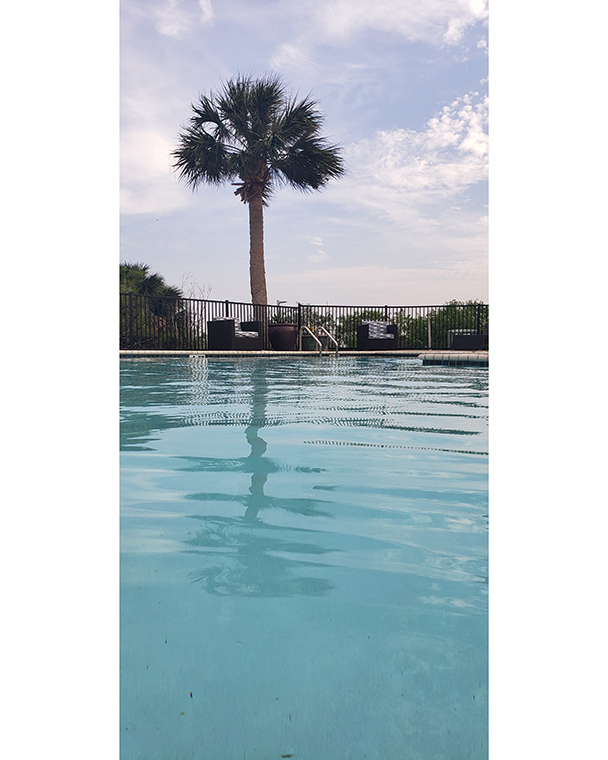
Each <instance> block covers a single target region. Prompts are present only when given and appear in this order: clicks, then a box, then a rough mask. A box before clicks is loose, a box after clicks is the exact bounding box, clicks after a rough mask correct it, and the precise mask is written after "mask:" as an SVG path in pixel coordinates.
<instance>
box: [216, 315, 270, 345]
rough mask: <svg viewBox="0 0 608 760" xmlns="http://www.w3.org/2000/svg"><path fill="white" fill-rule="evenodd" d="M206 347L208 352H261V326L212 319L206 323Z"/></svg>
mask: <svg viewBox="0 0 608 760" xmlns="http://www.w3.org/2000/svg"><path fill="white" fill-rule="evenodd" d="M237 325H238V326H237ZM207 346H208V348H209V350H210V351H261V350H262V349H263V345H262V324H261V322H259V321H254V322H239V323H237V322H235V320H234V319H228V318H224V317H222V318H216V319H212V320H211V321H210V322H207Z"/></svg>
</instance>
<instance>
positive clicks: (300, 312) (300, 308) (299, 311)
mask: <svg viewBox="0 0 608 760" xmlns="http://www.w3.org/2000/svg"><path fill="white" fill-rule="evenodd" d="M301 327H302V304H301V303H300V302H299V301H298V335H299V334H300V329H301Z"/></svg>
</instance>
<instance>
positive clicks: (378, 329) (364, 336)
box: [357, 322, 398, 351]
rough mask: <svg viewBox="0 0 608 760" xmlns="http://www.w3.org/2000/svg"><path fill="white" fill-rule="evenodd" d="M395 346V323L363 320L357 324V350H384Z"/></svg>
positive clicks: (396, 341)
mask: <svg viewBox="0 0 608 760" xmlns="http://www.w3.org/2000/svg"><path fill="white" fill-rule="evenodd" d="M397 347H398V340H397V325H389V324H388V322H363V324H361V325H358V326H357V349H358V350H359V351H386V350H389V349H396V348H397Z"/></svg>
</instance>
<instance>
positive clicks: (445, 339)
mask: <svg viewBox="0 0 608 760" xmlns="http://www.w3.org/2000/svg"><path fill="white" fill-rule="evenodd" d="M488 310H489V307H488V305H487V304H483V303H467V304H462V303H457V302H452V303H447V304H444V305H443V306H327V305H325V306H319V305H311V304H298V305H297V306H261V305H257V304H256V305H254V304H250V303H239V302H234V301H211V300H203V299H196V298H168V297H165V296H143V295H136V294H134V293H121V294H120V347H121V348H123V349H132V350H135V349H154V350H162V349H165V350H169V349H173V350H193V351H197V350H204V349H206V348H207V322H209V321H210V320H212V319H214V318H216V317H231V318H233V319H234V320H235V321H237V322H248V321H252V320H259V321H260V322H261V323H262V331H263V338H264V347H265V348H266V349H269V348H270V343H269V341H268V324H269V323H270V322H292V323H295V324H297V325H298V328H299V327H301V326H302V325H306V326H307V327H310V328H316V327H320V326H323V327H325V328H326V329H327V330H328V331H329V332H330V333H331V334H332V335H333V336H334V337H335V338H336V340H337V341H338V344H339V345H340V347H341V348H356V343H357V325H360V324H361V323H362V322H364V321H382V322H389V323H390V324H395V325H397V328H398V348H400V349H429V348H430V349H448V348H450V347H451V339H452V336H453V335H454V334H455V332H463V331H465V332H467V333H474V334H477V335H482V334H485V335H487V334H488V320H489V313H488Z"/></svg>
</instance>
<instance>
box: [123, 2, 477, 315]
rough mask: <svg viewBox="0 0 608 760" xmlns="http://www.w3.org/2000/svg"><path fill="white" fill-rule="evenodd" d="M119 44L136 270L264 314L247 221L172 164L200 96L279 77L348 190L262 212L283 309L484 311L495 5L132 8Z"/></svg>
mask: <svg viewBox="0 0 608 760" xmlns="http://www.w3.org/2000/svg"><path fill="white" fill-rule="evenodd" d="M120 30H121V43H120V44H121V52H120V56H121V58H120V69H121V71H120V98H121V104H120V166H121V168H120V173H121V190H120V206H121V227H120V249H121V252H120V257H121V261H122V262H143V263H146V264H148V265H149V266H150V267H151V269H152V270H154V271H158V272H159V273H160V274H162V275H163V276H164V277H165V279H166V280H167V282H168V283H169V284H172V285H177V286H183V288H184V292H185V293H186V294H187V295H198V296H199V297H200V295H205V296H207V297H210V298H214V299H221V300H223V299H229V300H233V301H249V300H250V290H249V262H248V259H249V229H248V216H247V209H246V207H245V206H244V205H243V204H242V203H240V201H239V200H238V199H237V198H236V197H235V196H234V194H233V188H231V187H230V185H224V186H222V187H220V188H215V187H211V186H202V187H200V188H199V189H198V190H197V191H195V192H192V190H191V189H189V188H188V187H186V186H185V185H184V184H181V183H180V182H179V181H178V179H177V175H176V174H175V173H174V172H173V171H172V167H171V164H172V159H171V156H170V154H171V151H172V150H174V149H175V148H176V147H177V138H178V134H179V131H180V129H181V128H182V126H184V125H185V124H186V122H187V121H188V119H189V118H190V115H191V104H192V103H193V102H195V101H196V100H197V98H198V97H199V95H201V94H208V93H209V92H210V91H211V90H216V91H217V90H218V89H219V88H220V87H221V86H222V83H223V82H225V81H226V80H227V79H229V78H230V77H232V76H234V75H235V74H237V73H240V74H246V75H251V76H260V75H263V74H265V73H278V74H279V75H280V76H281V77H282V78H283V80H284V82H285V85H286V87H287V89H288V91H289V92H291V93H293V94H299V95H300V96H301V97H304V96H305V95H308V94H310V95H311V96H312V97H313V99H314V100H316V101H317V102H318V104H319V108H320V110H321V112H322V113H323V115H324V119H325V121H324V126H323V133H324V135H325V136H326V137H327V138H328V139H329V140H330V141H331V142H333V143H337V144H338V145H340V147H341V149H342V151H343V157H344V161H345V167H346V175H345V176H344V177H343V178H341V179H340V180H333V181H331V182H330V183H329V184H328V185H327V186H326V187H325V188H323V189H322V190H320V191H315V192H312V193H307V194H303V193H301V192H298V191H295V190H293V189H291V188H283V189H281V190H279V191H278V192H277V194H276V195H275V197H274V198H273V199H272V201H271V204H270V206H269V207H268V208H267V209H265V218H264V228H265V258H266V274H267V282H268V299H269V303H275V302H276V301H277V300H282V301H286V302H288V303H290V304H295V303H297V302H301V303H313V304H325V303H329V304H345V305H350V304H353V305H357V304H365V305H376V304H389V305H433V304H442V303H445V302H446V301H448V300H452V299H458V300H468V299H480V300H482V301H484V302H486V303H487V301H488V9H487V2H486V0H408V2H403V0H254V1H253V2H252V0H221V1H220V0H153V1H152V2H151V1H150V0H122V3H121V20H120Z"/></svg>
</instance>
